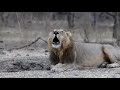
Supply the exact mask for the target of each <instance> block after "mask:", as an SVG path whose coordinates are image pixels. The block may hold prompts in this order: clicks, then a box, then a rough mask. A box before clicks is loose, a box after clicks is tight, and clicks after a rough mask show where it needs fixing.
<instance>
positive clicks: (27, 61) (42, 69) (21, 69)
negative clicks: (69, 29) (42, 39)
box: [0, 49, 120, 78]
mask: <svg viewBox="0 0 120 90" xmlns="http://www.w3.org/2000/svg"><path fill="white" fill-rule="evenodd" d="M49 69H50V63H49V60H48V52H47V51H45V50H44V49H39V50H25V49H24V50H13V51H4V50H3V51H1V52H0V78H120V68H97V69H86V70H69V71H63V72H51V71H50V70H49Z"/></svg>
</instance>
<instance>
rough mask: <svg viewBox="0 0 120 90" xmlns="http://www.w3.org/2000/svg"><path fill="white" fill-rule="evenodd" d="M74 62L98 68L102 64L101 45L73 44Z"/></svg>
mask: <svg viewBox="0 0 120 90" xmlns="http://www.w3.org/2000/svg"><path fill="white" fill-rule="evenodd" d="M75 49H76V53H77V56H76V62H77V64H81V65H84V66H98V65H100V64H101V63H103V62H104V58H103V57H104V56H103V52H102V45H101V44H90V43H77V42H76V43H75Z"/></svg>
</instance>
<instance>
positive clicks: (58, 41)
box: [48, 29, 72, 49]
mask: <svg viewBox="0 0 120 90" xmlns="http://www.w3.org/2000/svg"><path fill="white" fill-rule="evenodd" d="M71 36H72V34H71V33H70V32H66V31H64V30H63V29H54V30H53V31H52V32H50V33H49V38H48V44H49V46H51V48H55V49H59V48H62V47H64V48H65V47H68V45H69V44H70V41H71Z"/></svg>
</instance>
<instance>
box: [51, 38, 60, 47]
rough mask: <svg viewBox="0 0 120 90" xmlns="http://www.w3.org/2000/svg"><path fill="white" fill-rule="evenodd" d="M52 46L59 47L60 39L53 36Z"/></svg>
mask: <svg viewBox="0 0 120 90" xmlns="http://www.w3.org/2000/svg"><path fill="white" fill-rule="evenodd" d="M52 47H54V48H59V47H60V40H59V39H58V38H57V37H55V38H54V39H53V42H52Z"/></svg>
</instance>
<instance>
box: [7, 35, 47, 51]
mask: <svg viewBox="0 0 120 90" xmlns="http://www.w3.org/2000/svg"><path fill="white" fill-rule="evenodd" d="M39 39H40V40H42V41H44V42H45V43H48V42H47V41H46V40H44V39H42V38H41V37H38V38H37V39H36V40H34V41H33V42H31V43H30V44H28V45H25V46H22V47H18V48H12V49H9V50H8V51H11V50H14V49H15V50H18V49H22V48H26V47H29V46H31V45H33V44H34V43H36V42H37V41H38V40H39Z"/></svg>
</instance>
